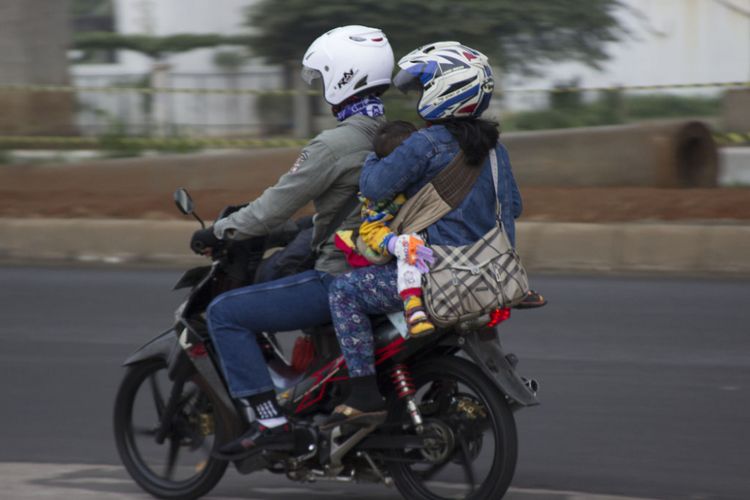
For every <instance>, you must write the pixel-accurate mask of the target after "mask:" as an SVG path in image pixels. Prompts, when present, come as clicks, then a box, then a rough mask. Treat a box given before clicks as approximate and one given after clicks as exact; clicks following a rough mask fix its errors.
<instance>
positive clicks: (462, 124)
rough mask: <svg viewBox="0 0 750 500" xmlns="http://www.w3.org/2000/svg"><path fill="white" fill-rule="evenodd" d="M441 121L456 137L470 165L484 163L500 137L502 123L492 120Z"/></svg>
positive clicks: (450, 119)
mask: <svg viewBox="0 0 750 500" xmlns="http://www.w3.org/2000/svg"><path fill="white" fill-rule="evenodd" d="M439 123H440V124H441V125H445V128H447V129H448V131H449V132H450V133H451V135H453V137H455V138H456V140H457V141H458V145H459V147H460V148H461V151H463V152H464V156H465V158H466V163H468V164H469V165H483V164H484V159H485V158H487V155H488V154H489V152H490V151H491V150H493V149H494V148H495V145H497V140H498V139H499V138H500V128H499V127H500V124H499V123H497V122H495V121H491V120H484V119H482V118H449V119H448V120H445V121H441V122H439Z"/></svg>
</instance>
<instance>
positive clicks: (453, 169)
mask: <svg viewBox="0 0 750 500" xmlns="http://www.w3.org/2000/svg"><path fill="white" fill-rule="evenodd" d="M481 173H482V168H481V167H480V166H474V167H472V166H470V165H469V164H468V163H466V158H465V156H464V152H463V151H461V150H459V151H458V154H457V155H456V156H455V157H454V158H453V160H452V161H451V162H450V164H448V166H447V167H445V168H444V169H443V170H441V171H440V173H438V174H437V175H436V176H435V178H433V179H432V181H431V184H432V185H433V187H434V188H435V191H436V192H437V194H439V195H440V197H441V198H442V199H443V200H444V201H445V202H446V203H447V204H448V205H450V207H451V209H453V210H455V209H456V208H458V206H459V205H460V204H461V202H462V201H464V199H465V198H466V197H467V196H468V194H469V191H471V188H472V187H474V184H475V183H476V181H477V179H478V178H479V175H480V174H481Z"/></svg>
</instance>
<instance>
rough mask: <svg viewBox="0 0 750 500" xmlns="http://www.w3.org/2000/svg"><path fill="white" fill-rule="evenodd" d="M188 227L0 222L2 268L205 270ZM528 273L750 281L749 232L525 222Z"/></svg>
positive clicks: (521, 226)
mask: <svg viewBox="0 0 750 500" xmlns="http://www.w3.org/2000/svg"><path fill="white" fill-rule="evenodd" d="M197 228H198V226H197V224H196V223H195V222H191V221H153V220H120V219H20V218H18V219H10V218H4V219H0V263H6V264H8V263H17V262H30V263H39V264H42V263H61V262H64V263H68V264H70V263H78V264H100V265H101V264H105V265H106V264H110V265H117V264H147V265H155V266H159V267H177V268H184V267H187V266H191V265H192V266H195V265H204V264H205V263H206V261H205V259H204V258H202V257H198V256H196V255H193V254H192V253H191V252H190V251H189V249H188V241H189V238H190V235H191V234H192V233H193V231H195V230H196V229H197ZM516 232H517V234H518V236H517V238H518V242H517V243H518V249H519V253H520V254H521V256H522V257H523V260H524V263H525V265H526V266H527V268H528V269H529V270H530V271H554V272H576V273H592V272H593V273H601V272H615V273H619V272H646V273H652V272H659V273H678V274H679V273H681V274H713V273H719V274H723V275H743V276H745V275H750V225H739V224H738V225H731V224H721V225H718V224H666V223H613V224H586V223H561V222H520V223H518V224H517V229H516Z"/></svg>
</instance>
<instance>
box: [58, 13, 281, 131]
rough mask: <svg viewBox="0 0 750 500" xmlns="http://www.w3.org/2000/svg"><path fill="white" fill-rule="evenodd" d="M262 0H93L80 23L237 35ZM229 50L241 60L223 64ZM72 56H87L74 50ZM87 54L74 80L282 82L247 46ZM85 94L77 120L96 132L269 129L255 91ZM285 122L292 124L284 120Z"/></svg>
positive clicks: (132, 30) (218, 84) (208, 85)
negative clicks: (157, 55)
mask: <svg viewBox="0 0 750 500" xmlns="http://www.w3.org/2000/svg"><path fill="white" fill-rule="evenodd" d="M255 1H256V0H220V2H215V1H212V0H89V1H88V2H87V5H93V6H94V8H93V9H92V11H91V12H92V13H93V14H89V15H81V13H79V16H78V18H77V19H74V25H75V26H76V27H77V28H78V29H79V30H86V31H101V30H102V28H103V27H104V28H105V29H106V28H107V27H109V28H110V29H111V30H112V31H114V32H117V33H121V34H147V35H155V36H168V35H176V34H183V33H190V34H222V35H236V34H243V33H247V32H248V28H247V27H245V26H244V24H245V21H246V13H245V10H246V9H247V8H248V7H249V6H251V5H252V4H254V3H255ZM97 4H98V5H97ZM108 17H109V19H108ZM222 53H224V54H226V53H231V54H234V55H236V56H237V57H234V58H233V60H234V61H236V62H237V64H234V65H231V66H228V65H225V64H222V60H221V58H220V57H217V54H222ZM72 55H73V57H74V58H75V57H78V58H81V57H83V56H84V54H81V53H75V52H74V53H73V54H72ZM85 56H86V57H85V58H83V60H81V61H80V62H78V63H76V64H74V65H73V67H72V68H73V69H72V78H73V80H74V81H75V83H76V84H77V85H80V86H93V87H103V86H104V87H106V86H118V87H143V86H148V85H153V86H156V87H177V88H191V89H192V88H197V89H207V90H212V89H213V90H221V89H236V88H250V89H259V90H262V89H266V90H276V89H279V88H281V87H282V86H283V84H282V75H281V72H280V70H279V69H277V68H273V67H267V66H264V65H261V64H259V63H257V62H256V61H254V60H252V59H251V58H248V57H247V52H246V50H245V49H243V48H241V47H234V46H226V47H216V48H205V49H195V50H191V51H188V52H184V53H176V54H170V55H168V56H167V57H165V58H164V60H162V61H154V60H152V59H151V58H149V57H147V56H145V55H142V54H139V53H137V52H133V51H127V50H120V51H116V52H115V53H114V54H98V55H94V57H91V55H90V54H86V55H85ZM231 59H232V58H230V60H231ZM78 98H79V102H80V103H81V106H80V107H81V111H80V112H79V114H78V124H79V127H80V129H81V131H82V132H84V133H90V134H101V133H104V132H110V131H111V132H115V133H127V134H137V135H140V134H148V133H151V132H154V129H155V128H156V129H157V131H158V132H161V133H166V134H188V135H189V134H193V135H204V134H213V135H232V134H247V133H260V132H264V131H265V130H264V129H265V128H267V125H266V124H267V123H268V122H269V118H268V117H267V116H266V117H263V116H259V115H258V113H257V111H256V108H257V105H258V98H257V97H255V96H252V95H222V94H210V93H206V94H180V93H176V94H156V95H153V96H149V95H143V94H137V93H135V92H130V93H128V92H121V93H117V94H104V93H97V92H83V93H79V95H78ZM273 118H276V119H278V118H279V117H278V116H275V117H273ZM270 121H273V120H270ZM281 125H288V123H285V124H278V126H281Z"/></svg>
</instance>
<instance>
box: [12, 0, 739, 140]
mask: <svg viewBox="0 0 750 500" xmlns="http://www.w3.org/2000/svg"><path fill="white" fill-rule="evenodd" d="M72 1H74V2H76V1H77V2H81V3H82V4H85V5H88V6H94V7H93V10H92V11H91V13H90V15H89V16H88V17H87V16H79V17H78V19H77V22H76V24H75V26H76V29H77V30H88V29H90V30H102V29H111V30H112V31H116V32H118V33H123V34H152V35H159V36H163V35H170V34H178V33H220V34H241V33H246V32H247V30H248V29H249V28H247V27H246V26H244V23H245V21H246V14H245V9H247V8H248V7H249V6H251V5H253V4H254V3H255V2H256V1H257V0H219V1H215V0H72ZM7 2H10V3H15V4H20V3H23V2H22V1H21V0H13V1H10V0H3V4H5V3H7ZM622 2H623V4H624V7H623V8H622V9H621V10H620V11H619V12H618V16H619V17H620V19H621V21H622V24H623V25H624V26H625V28H626V29H627V30H628V31H629V34H628V35H627V36H626V37H625V38H624V40H623V41H622V42H620V43H616V44H611V45H610V46H609V47H608V53H609V54H610V55H611V59H610V60H608V61H606V62H604V63H602V66H601V69H600V70H597V69H593V68H591V67H588V66H586V65H584V64H582V63H555V64H549V65H547V66H543V67H540V68H539V69H540V73H541V75H542V76H540V77H535V78H532V77H528V76H524V75H514V74H509V75H504V77H503V78H502V80H503V81H502V82H501V83H502V86H503V87H504V88H506V89H507V88H550V87H553V86H555V85H558V84H571V83H575V84H578V85H581V86H585V87H610V86H611V87H619V86H624V87H627V86H632V85H668V84H687V83H711V82H727V81H749V80H750V0H658V1H655V0H622ZM311 5H314V4H311ZM394 36H397V34H394ZM241 51H242V49H240V48H238V47H220V48H211V49H198V50H192V51H189V52H186V53H182V54H173V55H170V56H169V57H168V58H166V60H165V61H159V62H158V67H155V63H157V62H156V61H153V60H151V59H149V58H148V57H146V56H143V55H140V54H138V53H135V52H130V51H117V52H115V53H109V54H99V56H97V57H94V58H89V59H87V60H81V61H80V62H79V63H77V64H75V65H74V66H73V70H72V76H73V79H74V81H75V83H77V84H79V85H83V86H121V87H128V86H143V85H144V84H154V83H155V84H156V85H157V86H169V87H187V88H199V89H200V88H205V89H233V88H252V89H280V88H282V87H283V78H282V75H281V72H280V71H279V69H278V68H272V67H267V66H263V65H262V64H261V61H260V60H259V59H255V60H253V59H246V60H244V61H242V62H241V63H240V64H239V65H236V66H232V67H229V66H226V65H222V64H220V62H221V61H220V59H218V58H217V54H218V53H221V52H225V53H226V52H229V53H238V52H241ZM74 55H75V54H74ZM230 59H231V58H230ZM155 76H156V77H157V78H154V77H155ZM660 92H663V91H661V90H660ZM675 92H681V93H692V94H695V93H703V94H706V93H709V94H710V93H716V92H717V90H716V89H707V90H694V89H693V90H684V91H679V90H675ZM591 97H593V95H592V96H591ZM78 99H79V103H80V106H79V109H80V110H79V113H78V124H79V127H80V129H81V130H82V131H83V132H84V133H97V134H98V133H102V132H106V131H108V130H110V129H111V130H115V131H116V130H119V129H120V128H122V127H125V128H126V129H127V130H126V132H127V133H131V134H133V133H134V134H140V133H150V132H152V131H153V130H154V127H155V126H156V127H157V128H158V129H160V130H162V132H164V128H165V126H166V127H169V129H170V130H168V131H167V132H170V133H178V134H214V135H232V134H247V133H274V131H275V130H284V129H287V130H288V128H289V126H290V124H289V120H291V118H290V115H291V113H290V112H288V109H289V106H290V103H289V102H286V101H285V100H284V98H283V97H279V96H266V97H263V98H257V97H255V96H250V95H211V94H198V95H195V94H163V95H161V94H160V95H155V96H153V97H151V96H144V95H141V94H137V93H135V92H130V93H127V92H123V93H117V94H103V93H81V94H79V95H78ZM493 104H494V105H495V106H497V107H498V108H499V107H501V106H502V108H504V109H505V110H524V109H535V108H544V107H547V105H548V96H547V94H545V93H511V94H507V95H506V99H504V100H503V102H502V103H501V101H500V100H496V101H495V102H494V103H493ZM496 110H497V108H496ZM269 124H270V125H271V127H270V128H269V127H268V125H269Z"/></svg>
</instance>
